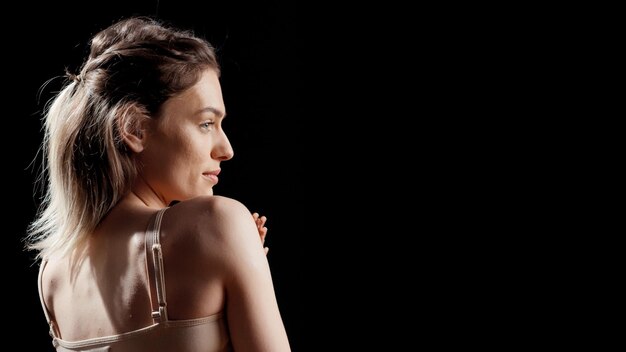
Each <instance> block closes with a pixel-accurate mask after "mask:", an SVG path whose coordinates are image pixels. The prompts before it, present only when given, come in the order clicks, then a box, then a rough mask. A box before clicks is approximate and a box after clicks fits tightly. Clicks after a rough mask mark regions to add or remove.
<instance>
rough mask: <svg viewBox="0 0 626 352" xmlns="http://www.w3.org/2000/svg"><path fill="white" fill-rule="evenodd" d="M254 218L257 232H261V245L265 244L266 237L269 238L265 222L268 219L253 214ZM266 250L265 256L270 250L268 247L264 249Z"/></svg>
mask: <svg viewBox="0 0 626 352" xmlns="http://www.w3.org/2000/svg"><path fill="white" fill-rule="evenodd" d="M252 218H253V219H254V223H255V224H256V228H257V230H259V236H261V245H264V244H265V236H267V227H265V222H266V221H267V218H266V217H265V216H259V213H252ZM263 249H264V250H265V255H267V252H268V251H269V250H270V249H269V248H268V247H263Z"/></svg>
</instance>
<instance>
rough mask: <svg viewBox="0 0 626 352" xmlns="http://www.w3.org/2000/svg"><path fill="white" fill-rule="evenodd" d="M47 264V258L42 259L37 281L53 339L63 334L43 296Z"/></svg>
mask: <svg viewBox="0 0 626 352" xmlns="http://www.w3.org/2000/svg"><path fill="white" fill-rule="evenodd" d="M46 264H48V260H47V259H43V260H42V261H41V264H39V276H38V277H37V282H38V285H39V300H40V301H41V306H42V307H43V312H44V314H45V315H46V321H47V322H48V325H49V326H50V337H52V338H53V339H57V338H59V336H60V335H61V334H60V333H59V330H58V328H57V326H56V324H54V321H52V319H50V313H48V307H46V301H45V300H44V298H43V269H45V268H46Z"/></svg>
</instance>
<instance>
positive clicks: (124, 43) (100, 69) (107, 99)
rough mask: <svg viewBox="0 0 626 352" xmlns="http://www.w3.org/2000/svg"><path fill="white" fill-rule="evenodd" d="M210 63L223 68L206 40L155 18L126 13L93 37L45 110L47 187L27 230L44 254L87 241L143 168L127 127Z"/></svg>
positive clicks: (151, 114) (149, 113)
mask: <svg viewBox="0 0 626 352" xmlns="http://www.w3.org/2000/svg"><path fill="white" fill-rule="evenodd" d="M207 68H212V69H214V70H216V71H218V72H219V65H218V63H217V60H216V57H215V52H214V50H213V47H212V46H211V45H210V44H209V43H208V42H206V41H205V40H203V39H200V38H198V37H195V36H194V35H193V34H192V33H189V32H184V31H180V30H177V29H172V28H167V27H165V26H164V25H162V24H160V23H158V22H156V21H155V20H152V19H148V18H130V19H126V20H122V21H120V22H118V23H116V24H113V25H112V26H110V27H108V28H107V29H105V30H103V31H101V32H99V33H98V34H96V35H95V36H94V37H93V38H92V40H91V43H90V54H89V57H88V58H87V60H86V61H85V62H84V63H83V65H82V67H81V69H80V73H79V74H78V75H68V76H69V79H68V80H67V82H66V83H65V85H64V87H63V89H62V90H61V91H60V92H59V94H58V95H57V96H56V97H55V99H54V100H53V101H52V103H51V104H50V105H49V106H48V107H47V111H46V113H45V117H44V127H45V133H44V140H43V145H42V150H43V155H44V163H45V164H44V165H45V166H44V168H42V177H41V178H40V180H41V181H42V182H45V185H44V190H45V193H44V196H43V198H42V203H41V207H40V209H39V212H38V214H37V217H36V218H35V220H34V221H33V222H32V223H31V224H30V226H29V229H28V235H27V237H26V244H27V248H29V249H34V250H37V251H38V253H37V258H38V259H41V258H46V257H47V256H49V255H50V254H51V253H53V252H57V251H60V253H62V255H66V254H69V253H71V252H73V251H74V250H76V249H79V248H81V247H82V246H83V245H84V244H85V240H86V239H87V238H88V236H89V234H90V233H92V232H93V231H94V230H95V228H96V227H97V225H98V224H99V223H100V221H101V220H102V219H103V218H104V216H105V215H106V214H107V213H108V212H109V211H110V210H111V208H113V207H114V206H115V205H116V204H117V203H118V202H119V201H120V199H121V198H122V197H123V196H124V195H125V194H127V193H128V192H129V191H130V187H131V186H132V184H133V182H134V180H135V178H136V176H137V173H138V169H137V164H136V162H135V160H134V158H133V155H132V152H131V151H130V150H129V149H127V148H126V146H125V144H124V142H123V140H122V138H121V133H120V129H121V128H123V127H122V126H126V127H128V126H130V128H133V126H138V123H139V122H140V121H141V120H142V119H150V118H154V117H155V116H156V115H157V113H158V110H159V108H160V107H161V105H162V104H163V102H165V101H166V100H167V99H168V98H170V97H172V96H174V95H176V94H179V93H181V92H183V91H184V90H186V89H187V88H189V87H191V86H192V85H194V84H195V83H196V82H197V81H198V80H199V78H200V75H201V73H202V72H203V70H205V69H207Z"/></svg>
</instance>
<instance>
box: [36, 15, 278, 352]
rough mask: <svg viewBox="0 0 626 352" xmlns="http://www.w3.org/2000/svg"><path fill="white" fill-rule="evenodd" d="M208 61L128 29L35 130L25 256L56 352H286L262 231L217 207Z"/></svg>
mask: <svg viewBox="0 0 626 352" xmlns="http://www.w3.org/2000/svg"><path fill="white" fill-rule="evenodd" d="M218 77H219V66H218V63H217V61H216V58H215V53H214V51H213V49H212V47H211V46H210V45H209V44H208V43H207V42H206V41H204V40H201V39H199V38H196V37H194V36H193V35H191V34H190V33H186V32H181V31H178V30H174V29H171V28H166V27H164V26H162V25H160V24H159V23H157V22H155V21H152V20H148V19H143V18H132V19H127V20H123V21H121V22H118V23H116V24H114V25H112V26H111V27H109V28H107V29H105V30H103V31H102V32H100V33H98V34H97V35H96V36H95V37H94V38H93V39H92V42H91V50H90V55H89V57H88V59H87V60H86V62H85V63H84V64H83V66H82V68H81V70H80V73H79V74H78V75H75V76H74V75H70V78H71V82H69V83H68V84H67V86H66V87H65V88H64V89H63V90H62V91H61V92H60V93H59V94H58V96H57V97H56V99H55V100H54V101H53V102H52V104H51V105H50V107H49V109H48V111H47V114H46V117H45V140H44V147H43V149H44V152H45V155H46V162H47V174H46V178H45V179H46V180H47V190H46V197H45V199H44V204H43V206H42V210H41V211H40V213H39V214H38V217H37V219H36V220H35V221H34V222H33V223H32V225H31V227H30V234H29V244H30V248H32V249H36V250H38V251H39V256H38V257H39V258H40V259H41V260H42V264H41V269H40V274H39V291H40V296H41V300H42V305H43V308H44V312H45V314H46V317H47V319H48V322H49V324H50V333H51V336H52V338H53V345H54V346H55V348H56V349H57V351H111V352H118V351H119V352H122V351H134V352H137V351H228V350H235V351H289V350H290V347H289V342H288V339H287V335H286V332H285V329H284V326H283V322H282V319H281V316H280V312H279V309H278V305H277V302H276V297H275V293H274V289H273V284H272V279H271V274H270V270H269V266H268V263H267V259H266V257H265V254H266V253H267V249H265V250H264V248H263V241H264V238H265V235H266V233H267V229H266V228H265V227H264V225H265V217H259V216H258V214H256V213H255V214H254V215H253V216H251V215H250V212H249V211H248V210H247V209H246V207H245V206H244V205H242V204H241V203H239V202H237V201H235V200H233V199H229V198H225V197H219V196H213V189H212V188H213V186H215V185H216V184H217V182H218V175H219V173H220V165H221V163H222V162H223V161H226V160H229V159H231V158H232V157H233V150H232V147H231V145H230V143H229V141H228V139H227V137H226V134H225V132H224V130H223V129H222V121H223V119H224V118H225V116H226V110H225V107H224V102H223V99H222V93H221V87H220V83H219V79H218Z"/></svg>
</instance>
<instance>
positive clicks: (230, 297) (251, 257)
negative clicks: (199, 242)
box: [213, 199, 290, 352]
mask: <svg viewBox="0 0 626 352" xmlns="http://www.w3.org/2000/svg"><path fill="white" fill-rule="evenodd" d="M218 203H220V204H219V205H218V206H216V207H215V208H214V209H213V210H214V212H215V213H214V215H217V216H218V219H219V221H216V222H215V223H214V226H217V227H218V228H216V229H215V230H216V231H217V232H218V233H219V238H220V239H221V242H222V246H223V251H222V255H223V256H222V260H223V262H224V271H225V272H224V283H225V289H226V314H227V321H228V326H229V331H230V336H231V339H232V342H233V347H234V349H235V351H272V352H275V351H290V347H289V342H288V339H287V334H286V332H285V328H284V325H283V322H282V318H281V316H280V312H279V310H278V304H277V302H276V295H275V293H274V287H273V283H272V277H271V273H270V268H269V265H268V262H267V257H266V256H265V251H264V250H263V245H262V243H261V240H260V238H259V234H258V230H257V228H256V225H255V223H254V221H253V219H252V215H251V214H250V212H249V211H248V209H247V208H246V207H245V206H243V205H242V204H241V203H239V202H237V201H234V200H231V199H225V200H224V201H223V202H218Z"/></svg>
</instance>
